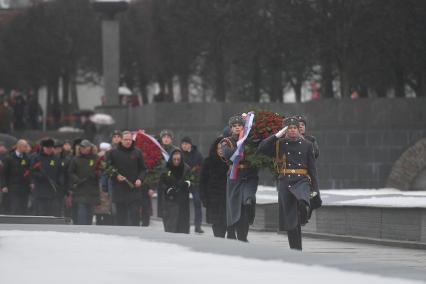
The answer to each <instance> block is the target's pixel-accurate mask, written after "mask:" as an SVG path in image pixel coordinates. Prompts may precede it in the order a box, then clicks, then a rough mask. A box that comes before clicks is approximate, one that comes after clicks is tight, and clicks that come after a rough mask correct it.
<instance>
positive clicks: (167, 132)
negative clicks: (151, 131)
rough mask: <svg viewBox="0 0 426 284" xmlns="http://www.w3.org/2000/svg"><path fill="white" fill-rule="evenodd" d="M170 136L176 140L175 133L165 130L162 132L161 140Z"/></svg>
mask: <svg viewBox="0 0 426 284" xmlns="http://www.w3.org/2000/svg"><path fill="white" fill-rule="evenodd" d="M166 135H167V136H170V138H172V139H173V138H174V135H173V132H172V131H171V130H170V129H163V130H161V132H160V138H163V137H164V136H166Z"/></svg>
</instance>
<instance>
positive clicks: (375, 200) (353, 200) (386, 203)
mask: <svg viewBox="0 0 426 284" xmlns="http://www.w3.org/2000/svg"><path fill="white" fill-rule="evenodd" d="M256 197H257V200H258V203H260V204H267V203H277V202H278V194H277V192H276V189H275V188H274V187H271V186H259V187H258V193H257V195H256ZM321 198H322V200H323V204H324V205H329V206H333V205H347V206H372V207H398V208H406V207H417V208H426V191H400V190H398V189H394V188H382V189H341V190H336V189H333V190H321Z"/></svg>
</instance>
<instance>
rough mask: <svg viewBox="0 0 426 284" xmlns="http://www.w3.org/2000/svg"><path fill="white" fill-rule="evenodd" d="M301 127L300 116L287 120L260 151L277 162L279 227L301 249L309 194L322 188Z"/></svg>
mask: <svg viewBox="0 0 426 284" xmlns="http://www.w3.org/2000/svg"><path fill="white" fill-rule="evenodd" d="M298 127H299V120H298V119H297V118H295V117H291V118H288V119H286V121H285V127H284V128H283V129H282V130H280V131H279V132H278V133H277V134H275V135H272V136H271V137H269V138H267V139H265V140H263V141H262V142H261V143H260V145H259V148H258V151H259V152H260V153H263V154H265V155H268V156H271V157H274V159H275V163H276V164H277V170H278V174H279V176H278V182H277V190H278V202H279V229H280V230H281V231H287V235H288V241H289V245H290V248H291V249H297V250H302V233H301V226H303V225H305V224H306V223H307V222H308V214H309V210H310V207H311V203H310V197H311V196H312V194H313V193H317V194H319V189H318V178H317V170H316V166H315V157H314V151H313V145H312V143H311V142H309V141H307V140H305V139H304V138H303V137H302V136H301V135H300V133H299V128H298ZM284 135H285V136H284Z"/></svg>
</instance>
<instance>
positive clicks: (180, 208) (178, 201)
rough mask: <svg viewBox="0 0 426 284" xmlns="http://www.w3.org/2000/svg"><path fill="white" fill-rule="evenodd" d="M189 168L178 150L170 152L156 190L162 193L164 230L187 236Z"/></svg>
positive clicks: (188, 227) (188, 226)
mask: <svg viewBox="0 0 426 284" xmlns="http://www.w3.org/2000/svg"><path fill="white" fill-rule="evenodd" d="M190 172H191V170H190V168H189V166H188V165H186V164H185V163H184V162H183V158H182V152H181V151H180V150H174V151H172V153H171V155H170V159H169V161H168V162H167V165H166V169H165V171H164V172H163V173H162V174H161V176H160V182H159V185H158V190H159V191H161V192H162V195H161V198H162V204H163V207H162V213H163V224H164V230H165V231H166V232H170V233H184V234H189V230H190V225H189V188H190V186H191V182H190Z"/></svg>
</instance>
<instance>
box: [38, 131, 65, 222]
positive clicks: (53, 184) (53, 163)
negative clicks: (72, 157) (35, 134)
mask: <svg viewBox="0 0 426 284" xmlns="http://www.w3.org/2000/svg"><path fill="white" fill-rule="evenodd" d="M54 146H55V142H54V141H53V139H50V138H48V139H45V140H42V141H41V150H40V153H38V154H37V155H35V156H34V157H33V158H32V160H31V163H30V168H31V178H32V180H33V183H34V198H35V215H37V216H53V215H54V214H55V201H57V200H58V198H57V196H58V193H60V190H61V189H60V187H59V184H60V175H61V170H62V168H61V165H60V162H59V160H58V158H57V157H56V156H55V154H54V150H53V148H54Z"/></svg>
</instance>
